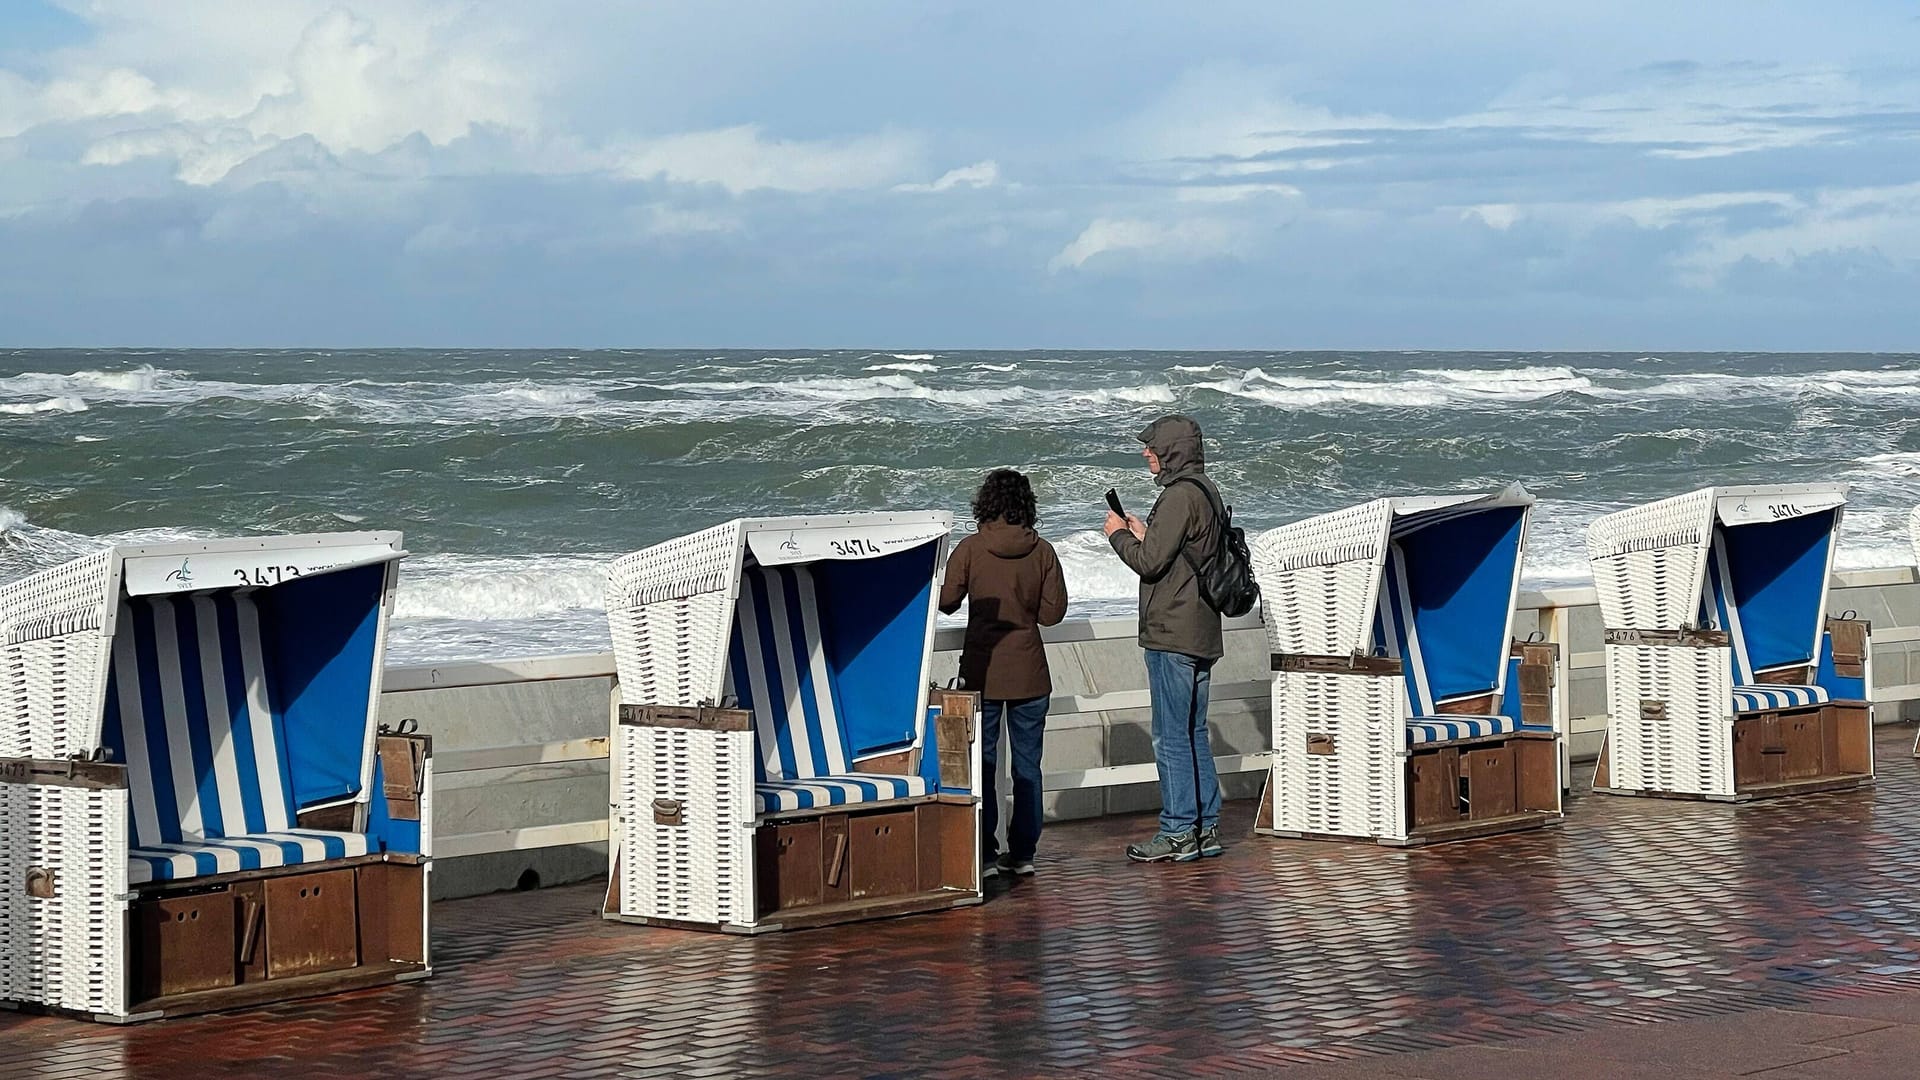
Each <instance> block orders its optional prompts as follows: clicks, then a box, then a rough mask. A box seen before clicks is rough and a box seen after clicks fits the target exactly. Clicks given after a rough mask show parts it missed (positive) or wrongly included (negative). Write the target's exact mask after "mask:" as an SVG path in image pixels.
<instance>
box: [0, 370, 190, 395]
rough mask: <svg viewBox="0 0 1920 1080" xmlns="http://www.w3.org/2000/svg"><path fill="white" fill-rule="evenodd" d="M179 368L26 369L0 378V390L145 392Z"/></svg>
mask: <svg viewBox="0 0 1920 1080" xmlns="http://www.w3.org/2000/svg"><path fill="white" fill-rule="evenodd" d="M180 377H181V375H180V372H177V371H164V370H161V369H160V368H156V367H154V366H153V365H152V364H142V365H140V366H139V367H137V368H132V369H130V370H126V371H91V370H89V371H74V372H67V373H64V374H62V373H59V372H48V371H25V372H21V373H20V374H18V375H11V376H8V377H7V378H4V379H0V394H7V395H17V396H21V397H27V396H33V395H39V394H46V395H55V396H60V395H72V394H79V393H84V392H86V391H90V390H106V391H111V392H115V393H122V394H148V393H152V392H154V391H155V390H157V389H158V388H159V387H160V386H161V385H162V384H163V383H165V382H167V381H169V380H177V379H179V378H180Z"/></svg>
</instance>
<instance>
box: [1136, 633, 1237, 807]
mask: <svg viewBox="0 0 1920 1080" xmlns="http://www.w3.org/2000/svg"><path fill="white" fill-rule="evenodd" d="M1146 653H1147V688H1148V690H1149V691H1151V693H1152V696H1153V762H1154V765H1155V766H1157V767H1158V768H1159V770H1160V831H1161V832H1163V833H1167V834H1169V835H1178V834H1180V833H1184V832H1188V831H1190V830H1192V829H1196V828H1199V829H1208V828H1212V827H1213V826H1215V825H1217V824H1219V822H1220V778H1219V777H1218V776H1217V775H1215V774H1214V771H1213V740H1212V739H1211V738H1209V737H1208V734H1207V691H1208V689H1209V688H1210V685H1211V683H1212V682H1213V661H1211V660H1196V659H1194V658H1193V657H1191V656H1184V655H1182V654H1180V653H1172V652H1160V651H1158V650H1155V649H1148V650H1146Z"/></svg>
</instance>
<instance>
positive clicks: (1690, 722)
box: [1587, 484, 1873, 801]
mask: <svg viewBox="0 0 1920 1080" xmlns="http://www.w3.org/2000/svg"><path fill="white" fill-rule="evenodd" d="M1846 491H1847V489H1846V486H1845V485H1843V484H1792V485H1776V486H1760V487H1712V488H1702V489H1701V490H1699V491H1695V492H1693V493H1691V494H1687V495H1678V496H1675V497H1673V498H1670V499H1662V500H1660V501H1659V502H1653V503H1648V504H1646V505H1644V506H1637V507H1634V508H1632V509H1630V510H1622V511H1619V512H1618V513H1613V514H1608V515H1606V516H1604V517H1601V518H1598V519H1596V520H1595V521H1594V523H1593V524H1592V526H1590V527H1589V529H1588V531H1587V557H1588V559H1589V561H1591V562H1592V564H1593V584H1594V590H1595V591H1596V592H1597V593H1598V594H1599V598H1600V615H1601V618H1602V619H1603V620H1604V624H1605V631H1606V655H1607V734H1606V741H1605V743H1604V745H1603V746H1602V748H1601V753H1600V764H1599V771H1598V773H1597V774H1596V776H1595V780H1594V789H1595V790H1596V791H1604V792H1609V793H1612V794H1622V795H1628V794H1630V795H1665V796H1673V797H1682V798H1706V799H1721V800H1730V801H1744V800H1747V799H1754V798H1760V797H1763V796H1772V795H1787V794H1797V793H1803V792H1808V791H1827V790H1834V789H1842V788H1849V787H1855V786H1858V785H1860V784H1864V783H1868V782H1870V781H1871V780H1872V777H1873V728H1872V706H1871V705H1870V704H1869V703H1868V702H1869V700H1870V698H1871V696H1872V695H1871V687H1872V685H1873V672H1872V656H1871V648H1870V642H1869V631H1870V628H1869V627H1868V625H1867V623H1865V622H1864V621H1861V620H1859V619H1853V618H1828V617H1827V615H1826V605H1827V588H1828V579H1829V576H1830V574H1831V570H1832V566H1833V552H1834V547H1835V544H1836V538H1837V537H1838V535H1839V531H1840V519H1841V516H1842V514H1843V512H1844V511H1845V507H1846Z"/></svg>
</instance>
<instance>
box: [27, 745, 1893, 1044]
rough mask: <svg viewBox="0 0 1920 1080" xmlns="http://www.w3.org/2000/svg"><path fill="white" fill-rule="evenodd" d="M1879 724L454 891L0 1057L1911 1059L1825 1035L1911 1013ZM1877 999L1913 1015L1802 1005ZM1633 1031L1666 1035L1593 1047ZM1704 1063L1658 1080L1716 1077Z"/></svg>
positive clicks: (48, 1028)
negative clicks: (766, 925)
mask: <svg viewBox="0 0 1920 1080" xmlns="http://www.w3.org/2000/svg"><path fill="white" fill-rule="evenodd" d="M1911 740H1912V729H1911V728H1889V729H1885V730H1883V731H1882V732H1881V733H1880V738H1879V740H1878V743H1879V745H1878V750H1879V754H1880V763H1881V775H1880V779H1879V781H1878V783H1877V785H1876V786H1874V787H1872V788H1869V789H1866V790H1862V791H1855V792H1848V793H1840V794H1824V795H1812V796H1806V797H1800V798H1790V799H1780V800H1773V801H1766V802H1760V803H1754V804H1749V805H1743V806H1729V805H1723V804H1714V803H1701V802H1671V801H1666V800H1656V799H1624V798H1609V797H1605V796H1593V795H1580V796H1578V797H1576V798H1575V799H1574V800H1573V801H1572V802H1571V803H1570V804H1569V807H1568V810H1569V816H1568V819H1567V821H1566V823H1565V824H1564V825H1563V826H1562V827H1560V828H1557V829H1545V830H1540V831H1535V832H1529V833H1520V834H1515V835H1509V836H1504V837H1495V838H1491V839H1487V840H1481V841H1470V842H1465V843H1460V844H1449V845H1441V846H1436V847H1432V848H1422V849H1410V850H1396V849H1388V848H1380V847H1375V846H1372V845H1364V844H1343V843H1325V842H1308V841H1282V840H1271V839H1266V838H1256V837H1253V836H1250V835H1249V833H1248V828H1249V825H1250V823H1251V815H1252V812H1253V807H1252V805H1251V804H1249V803H1238V804H1233V805H1232V806H1231V808H1230V809H1231V811H1232V813H1231V816H1230V818H1229V820H1228V821H1227V822H1226V826H1227V827H1226V829H1225V831H1226V833H1227V835H1228V836H1229V838H1234V839H1233V840H1232V846H1231V847H1230V848H1229V850H1228V852H1227V854H1226V855H1225V856H1224V857H1223V858H1220V859H1213V860H1207V861H1204V862H1201V863H1195V864H1190V865H1179V866H1139V865H1133V864H1129V863H1128V862H1127V861H1126V860H1125V858H1124V857H1123V856H1122V855H1121V848H1122V846H1123V845H1124V843H1125V841H1126V840H1128V839H1130V838H1133V837H1135V836H1136V835H1138V834H1142V833H1144V832H1145V831H1147V830H1149V829H1150V828H1151V818H1149V817H1130V818H1108V819H1103V820H1100V821H1092V822H1084V823H1073V824H1065V825H1057V826H1053V827H1050V828H1049V829H1048V831H1047V834H1046V837H1045V840H1044V841H1043V844H1042V848H1041V857H1040V860H1039V866H1040V873H1039V875H1038V876H1036V877H1033V878H1028V879H1020V880H1017V881H1007V880H1004V879H1002V880H997V881H995V882H992V883H990V884H991V885H992V886H993V888H992V890H991V893H990V897H989V901H988V903H986V904H985V905H983V906H980V907H977V908H968V909H961V910H956V911H949V912H943V913H940V914H935V915H923V916H914V917H908V918H901V919H894V920H889V921H884V922H878V923H865V924H857V925H849V926H840V927H833V928H828V929H822V930H813V931H802V932H794V933H785V934H774V935H768V936H764V937H758V938H741V937H731V936H722V935H716V934H703V933H695V932H687V931H673V930H663V929H648V928H640V927H635V926H628V925H622V924H615V923H607V922H603V921H601V920H599V919H598V918H596V916H595V909H596V906H597V904H598V901H599V898H600V892H599V888H598V886H572V887H566V888H557V889H547V890H542V891H538V892H530V893H506V894H501V895H497V896H490V897H483V898H479V899H475V900H463V901H456V902H451V903H446V904H442V905H439V906H438V908H437V910H436V912H435V922H434V946H435V951H436V957H435V959H436V974H435V976H434V978H433V979H432V980H430V981H429V982H426V983H423V984H416V985H413V986H405V987H389V988H385V989H379V990H371V991H365V992H360V993H356V994H351V995H346V996H341V997H334V998H325V999H319V1000H313V1001H305V1002H299V1003H294V1004H288V1005H282V1006H276V1007H272V1008H266V1009H259V1010H254V1011H249V1012H240V1013H229V1014H221V1015H213V1016H201V1017H193V1018H188V1019H183V1020H177V1021H165V1022H161V1023H156V1024H149V1025H145V1026H140V1027H134V1028H113V1027H105V1026H98V1025H89V1024H84V1023H79V1022H74V1021H69V1020H61V1019H53V1018H47V1017H28V1016H16V1015H9V1014H0V1076H6V1077H28V1076H32V1077H64V1076H73V1077H81V1076H85V1077H144V1076H152V1077H159V1076H168V1077H171V1076H176V1075H193V1076H196V1077H226V1076H266V1075H287V1076H300V1077H314V1078H318V1077H331V1076H342V1077H344V1076H369V1075H375V1076H381V1077H389V1078H392V1077H412V1076H463V1075H473V1076H484V1077H487V1078H489V1080H504V1078H509V1077H563V1076H564V1077H589V1076H646V1075H660V1076H740V1075H795V1074H822V1073H830V1074H833V1075H842V1076H873V1075H916V1076H966V1075H1008V1074H1016V1075H1018V1074H1033V1075H1038V1074H1054V1075H1057V1074H1061V1073H1073V1072H1083V1073H1085V1074H1087V1075H1101V1076H1136V1075H1137V1076H1154V1075H1167V1076H1174V1075H1179V1076H1194V1075H1209V1076H1211V1075H1222V1076H1225V1075H1234V1074H1239V1073H1248V1072H1254V1073H1258V1072H1267V1071H1272V1070H1277V1069H1278V1070H1286V1071H1288V1072H1292V1071H1293V1069H1292V1068H1290V1067H1300V1072H1299V1073H1297V1074H1296V1075H1309V1076H1311V1075H1330V1076H1331V1075H1338V1076H1359V1075H1371V1074H1373V1070H1383V1072H1382V1073H1381V1074H1382V1075H1386V1074H1397V1075H1403V1076H1422V1075H1434V1076H1454V1075H1476V1074H1477V1072H1476V1069H1475V1066H1474V1065H1473V1062H1474V1061H1479V1060H1481V1059H1482V1058H1484V1059H1485V1060H1484V1062H1483V1064H1484V1065H1485V1066H1486V1068H1487V1069H1493V1068H1496V1067H1504V1068H1505V1069H1506V1070H1507V1071H1508V1072H1509V1074H1511V1075H1525V1074H1530V1073H1532V1072H1534V1070H1535V1069H1550V1070H1551V1071H1555V1072H1559V1073H1561V1074H1563V1075H1576V1074H1577V1075H1622V1076H1626V1075H1638V1074H1639V1073H1638V1071H1637V1070H1640V1069H1642V1068H1643V1067H1644V1068H1655V1067H1658V1063H1659V1062H1661V1061H1667V1062H1680V1061H1685V1060H1689V1058H1688V1052H1687V1050H1686V1048H1687V1047H1689V1046H1695V1045H1696V1043H1697V1044H1698V1045H1699V1046H1707V1047H1712V1046H1718V1045H1719V1043H1716V1042H1714V1040H1715V1039H1720V1040H1722V1041H1725V1040H1727V1039H1729V1038H1732V1039H1733V1040H1734V1041H1733V1042H1732V1043H1730V1044H1729V1045H1742V1044H1753V1043H1755V1042H1756V1040H1760V1039H1761V1037H1762V1036H1763V1035H1765V1034H1766V1033H1771V1035H1769V1036H1768V1037H1770V1038H1772V1039H1773V1042H1774V1043H1778V1044H1779V1045H1781V1046H1789V1045H1791V1046H1802V1045H1804V1046H1808V1047H1814V1049H1807V1050H1805V1051H1804V1052H1798V1051H1796V1052H1795V1053H1784V1052H1783V1053H1782V1054H1777V1055H1775V1056H1774V1057H1769V1056H1768V1055H1767V1054H1766V1053H1762V1052H1761V1051H1762V1050H1763V1049H1764V1047H1760V1046H1757V1045H1756V1046H1753V1047H1752V1052H1751V1053H1750V1054H1749V1057H1750V1058H1751V1059H1752V1062H1753V1064H1751V1065H1747V1066H1746V1068H1763V1069H1778V1070H1780V1072H1778V1073H1777V1074H1775V1073H1770V1074H1768V1075H1780V1076H1809V1075H1826V1074H1825V1073H1821V1072H1818V1071H1817V1069H1818V1068H1819V1067H1820V1066H1821V1065H1822V1064H1823V1063H1831V1062H1833V1061H1836V1060H1839V1058H1838V1057H1837V1055H1847V1059H1848V1061H1849V1062H1850V1063H1851V1064H1853V1065H1858V1066H1862V1067H1870V1066H1871V1065H1872V1063H1873V1061H1874V1060H1875V1059H1876V1058H1878V1059H1880V1060H1883V1061H1887V1062H1899V1061H1905V1062H1908V1063H1911V1062H1914V1061H1916V1060H1920V1058H1914V1057H1911V1056H1908V1057H1904V1058H1902V1056H1901V1055H1899V1054H1897V1053H1892V1052H1889V1051H1888V1049H1887V1048H1885V1047H1881V1048H1879V1049H1878V1050H1876V1049H1875V1048H1874V1046H1872V1045H1869V1044H1868V1043H1858V1041H1859V1040H1863V1039H1868V1037H1869V1036H1870V1035H1873V1034H1874V1033H1875V1032H1876V1031H1890V1032H1895V1033H1897V1032H1900V1031H1907V1032H1909V1033H1911V1032H1916V1031H1920V1028H1903V1027H1890V1026H1888V1025H1891V1024H1896V1023H1903V1022H1905V1021H1906V1020H1912V1021H1915V1022H1920V1005H1915V1004H1912V1003H1908V1004H1904V1005H1903V1004H1902V1002H1906V1001H1907V997H1906V996H1905V995H1912V996H1913V1000H1914V1001H1920V763H1916V762H1915V761H1914V760H1913V759H1911V758H1910V757H1908V756H1907V747H1908V745H1909V744H1910V743H1911ZM1585 771H1586V770H1584V769H1583V770H1581V772H1582V773H1583V774H1584V773H1585ZM1875 1002H1879V1003H1880V1005H1879V1007H1880V1008H1881V1009H1883V1010H1892V1011H1893V1012H1895V1013H1897V1012H1899V1011H1901V1010H1902V1009H1906V1010H1910V1011H1911V1012H1912V1013H1913V1015H1911V1016H1906V1017H1904V1018H1903V1017H1897V1016H1884V1017H1880V1018H1879V1020H1878V1022H1876V1023H1867V1022H1865V1021H1862V1022H1860V1023H1857V1024H1852V1025H1849V1024H1846V1023H1841V1022H1839V1021H1833V1020H1832V1017H1834V1016H1858V1017H1868V1018H1869V1019H1872V1018H1873V1014H1874V1011H1875V1005H1874V1003H1875ZM1763 1010H1784V1011H1781V1012H1772V1013H1769V1012H1764V1011H1763ZM1775 1016H1783V1017H1784V1016H1790V1017H1800V1018H1802V1019H1801V1021H1799V1022H1800V1023H1801V1024H1802V1026H1803V1027H1806V1028H1807V1031H1806V1032H1805V1033H1802V1032H1801V1031H1800V1029H1798V1028H1793V1027H1791V1026H1790V1025H1788V1024H1787V1023H1786V1022H1785V1021H1783V1020H1782V1021H1774V1020H1769V1019H1768V1018H1769V1017H1775ZM1820 1016H1827V1017H1828V1020H1829V1022H1825V1023H1814V1022H1813V1021H1811V1020H1807V1019H1806V1018H1807V1017H1814V1018H1815V1019H1817V1018H1818V1017H1820ZM1743 1017H1744V1019H1743ZM1654 1022H1660V1024H1659V1027H1658V1028H1649V1027H1639V1028H1636V1029H1629V1028H1626V1027H1624V1026H1623V1025H1629V1024H1632V1025H1646V1024H1650V1023H1654ZM1746 1022H1753V1023H1757V1024H1759V1025H1760V1026H1759V1027H1758V1028H1756V1029H1755V1031H1754V1032H1752V1033H1751V1034H1750V1035H1749V1036H1740V1037H1737V1038H1736V1037H1735V1036H1737V1035H1738V1032H1739V1030H1740V1027H1739V1025H1740V1024H1742V1023H1746ZM1702 1025H1704V1026H1702ZM1729 1025H1732V1026H1729ZM1843 1029H1844V1030H1843ZM1694 1031H1702V1032H1720V1033H1721V1034H1719V1035H1713V1036H1711V1037H1709V1036H1708V1035H1699V1036H1698V1037H1697V1039H1696V1040H1695V1042H1688V1041H1687V1037H1688V1033H1689V1032H1694ZM1729 1032H1732V1033H1734V1034H1733V1035H1729V1034H1728V1033H1729ZM1656 1033H1657V1035H1658V1036H1659V1038H1653V1037H1652V1036H1653V1035H1654V1034H1656ZM1803 1034H1804V1036H1805V1039H1806V1040H1807V1041H1806V1042H1805V1043H1804V1044H1803V1043H1802V1042H1801V1038H1802V1035H1803ZM1892 1037H1893V1036H1886V1035H1883V1036H1881V1038H1882V1039H1883V1040H1884V1039H1889V1038H1892ZM1660 1039H1665V1040H1666V1042H1668V1043H1672V1044H1673V1046H1674V1049H1673V1054H1674V1055H1678V1056H1677V1057H1676V1056H1673V1055H1669V1056H1665V1057H1661V1056H1654V1057H1648V1056H1639V1057H1636V1056H1635V1054H1634V1053H1631V1052H1627V1051H1626V1050H1624V1049H1623V1050H1619V1051H1617V1052H1601V1053H1596V1052H1595V1051H1594V1049H1593V1048H1594V1047H1597V1046H1598V1047H1605V1046H1618V1047H1638V1046H1644V1047H1652V1048H1657V1047H1659V1046H1660V1045H1663V1044H1662V1042H1661V1041H1660ZM1516 1040H1519V1041H1516ZM1700 1040H1704V1042H1702V1041H1700ZM1848 1042H1856V1043H1858V1046H1857V1047H1848V1046H1847V1045H1846V1044H1847V1043H1848ZM1768 1045H1772V1044H1771V1043H1770V1044H1768ZM1447 1048H1471V1049H1470V1050H1468V1049H1447ZM1852 1049H1857V1050H1858V1052H1857V1053H1849V1050H1852ZM1423 1051H1426V1052H1427V1053H1421V1052H1423ZM1431 1051H1444V1052H1442V1053H1439V1054H1434V1053H1431ZM1409 1053H1412V1054H1414V1055H1416V1056H1412V1057H1409V1056H1405V1055H1408V1054H1409ZM1648 1053H1649V1054H1651V1053H1652V1050H1649V1051H1648ZM1711 1053H1712V1054H1713V1055H1715V1056H1717V1057H1718V1060H1719V1063H1718V1064H1717V1065H1713V1063H1712V1062H1702V1064H1701V1068H1700V1071H1698V1072H1694V1073H1689V1072H1688V1071H1687V1069H1686V1068H1685V1067H1671V1068H1667V1069H1666V1070H1665V1071H1663V1072H1662V1073H1661V1075H1663V1076H1665V1077H1668V1078H1670V1080H1671V1078H1677V1077H1682V1076H1686V1075H1703V1076H1704V1075H1726V1074H1730V1073H1731V1072H1738V1071H1745V1069H1742V1068H1737V1067H1736V1066H1737V1065H1740V1064H1741V1062H1740V1061H1736V1060H1734V1059H1733V1058H1731V1057H1728V1056H1727V1051H1723V1050H1713V1051H1711ZM1796 1054H1798V1056H1796ZM1471 1055H1479V1057H1471ZM1487 1055H1492V1056H1491V1057H1488V1056H1487ZM1576 1056H1577V1057H1578V1058H1579V1059H1580V1060H1585V1061H1588V1062H1595V1061H1596V1059H1598V1060H1605V1061H1610V1062H1613V1063H1614V1064H1615V1065H1617V1066H1618V1068H1614V1069H1613V1071H1611V1072H1588V1073H1576V1072H1575V1071H1573V1070H1572V1069H1571V1068H1570V1067H1569V1066H1568V1065H1566V1064H1565V1063H1566V1062H1568V1061H1571V1060H1574V1059H1575V1057H1576ZM1776 1057H1777V1058H1778V1060H1775V1058H1776ZM1427 1062H1432V1063H1434V1064H1432V1065H1431V1066H1430V1067H1431V1068H1432V1069H1436V1070H1437V1069H1450V1070H1452V1071H1437V1072H1431V1073H1429V1072H1428V1071H1427V1070H1428V1069H1429V1066H1428V1065H1427V1064H1425V1063H1427ZM1635 1062H1638V1063H1639V1064H1635ZM1416 1063H1420V1064H1419V1070H1420V1071H1412V1067H1413V1066H1414V1065H1415V1064H1416ZM1709 1065H1713V1068H1719V1069H1721V1070H1722V1071H1721V1072H1714V1071H1713V1068H1709V1067H1708V1066H1709ZM1912 1074H1920V1065H1913V1066H1912V1071H1911V1072H1910V1073H1909V1075H1912ZM1647 1075H1653V1074H1652V1073H1651V1072H1649V1073H1647ZM1834 1075H1839V1074H1838V1073H1835V1074H1834ZM1852 1075H1871V1073H1870V1072H1857V1073H1853V1074H1852Z"/></svg>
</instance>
